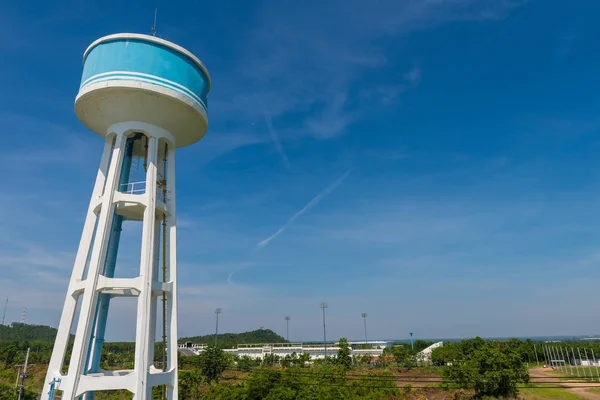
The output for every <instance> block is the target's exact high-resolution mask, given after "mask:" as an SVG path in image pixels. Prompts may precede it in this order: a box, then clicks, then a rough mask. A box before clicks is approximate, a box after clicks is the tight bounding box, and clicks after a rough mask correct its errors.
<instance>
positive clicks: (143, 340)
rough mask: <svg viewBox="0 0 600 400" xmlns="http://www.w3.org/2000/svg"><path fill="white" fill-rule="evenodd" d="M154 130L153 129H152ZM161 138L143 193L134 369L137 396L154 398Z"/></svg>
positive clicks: (153, 148) (154, 143) (151, 154)
mask: <svg viewBox="0 0 600 400" xmlns="http://www.w3.org/2000/svg"><path fill="white" fill-rule="evenodd" d="M150 134H151V132H150ZM157 164H158V138H157V137H156V136H151V137H150V140H149V146H148V170H147V171H146V193H145V195H144V197H145V199H144V203H145V206H146V209H145V210H144V220H143V227H142V250H141V253H142V254H141V261H140V277H141V279H142V284H141V292H140V294H139V296H138V307H137V329H136V348H135V371H136V374H137V376H138V380H137V384H136V391H135V393H134V396H133V399H134V400H146V399H151V398H152V387H151V386H150V385H149V384H148V373H149V371H150V365H152V359H150V350H149V347H150V346H151V345H152V346H154V338H153V337H150V334H151V332H152V331H153V329H151V328H150V326H152V325H153V326H156V313H152V281H153V280H155V277H153V274H152V272H153V270H154V249H155V247H156V244H155V240H156V239H157V238H155V232H156V186H157V184H156V179H157V168H158V165H157Z"/></svg>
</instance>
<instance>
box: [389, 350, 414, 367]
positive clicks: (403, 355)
mask: <svg viewBox="0 0 600 400" xmlns="http://www.w3.org/2000/svg"><path fill="white" fill-rule="evenodd" d="M391 351H392V356H393V357H394V361H396V365H398V366H401V365H405V366H406V365H408V366H411V365H412V363H411V361H412V351H411V349H410V348H409V347H406V346H403V345H400V346H393V347H392V350H391Z"/></svg>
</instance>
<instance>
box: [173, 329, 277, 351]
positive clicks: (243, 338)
mask: <svg viewBox="0 0 600 400" xmlns="http://www.w3.org/2000/svg"><path fill="white" fill-rule="evenodd" d="M179 342H180V343H185V342H192V343H194V344H214V343H215V335H205V336H190V337H184V338H181V339H179ZM218 342H219V345H220V346H223V347H232V346H235V345H238V344H244V343H285V342H287V340H285V339H284V338H283V337H281V336H279V335H278V334H276V333H275V332H273V331H272V330H270V329H257V330H255V331H250V332H243V333H219V337H218Z"/></svg>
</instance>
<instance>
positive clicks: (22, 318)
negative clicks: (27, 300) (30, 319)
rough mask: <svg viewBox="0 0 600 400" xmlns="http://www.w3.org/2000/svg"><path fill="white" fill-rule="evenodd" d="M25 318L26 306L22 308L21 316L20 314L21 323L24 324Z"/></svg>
mask: <svg viewBox="0 0 600 400" xmlns="http://www.w3.org/2000/svg"><path fill="white" fill-rule="evenodd" d="M26 317H27V304H25V307H23V314H21V323H22V324H24V323H25V318H26Z"/></svg>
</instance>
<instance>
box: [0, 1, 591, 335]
mask: <svg viewBox="0 0 600 400" xmlns="http://www.w3.org/2000/svg"><path fill="white" fill-rule="evenodd" d="M156 5H157V6H158V7H159V15H158V34H159V36H160V37H162V38H164V39H167V40H171V41H174V42H176V43H178V44H180V45H182V46H184V47H186V48H187V49H189V50H191V51H192V52H194V53H195V54H196V55H197V56H198V57H199V58H200V59H202V60H203V62H204V63H205V64H206V66H207V67H208V69H209V70H210V72H211V75H212V89H211V92H210V94H209V120H210V122H209V131H208V133H207V135H206V137H205V138H204V139H203V140H202V141H201V142H199V143H197V144H195V145H193V146H190V147H188V148H184V149H181V150H180V151H179V155H178V161H177V162H178V165H177V168H178V182H177V185H178V186H177V190H178V194H177V198H178V213H179V219H178V222H179V232H178V239H179V242H178V252H179V285H180V334H181V335H182V336H183V335H192V334H206V333H210V332H212V331H213V329H214V314H213V310H214V308H215V307H221V308H222V309H223V314H222V315H221V319H220V330H222V331H244V330H249V329H256V328H258V327H260V326H264V327H268V328H271V329H274V330H276V331H278V332H279V333H281V334H284V333H285V321H284V316H285V315H290V316H291V321H290V336H291V337H290V339H292V340H311V339H313V340H316V339H319V338H320V337H321V334H322V333H321V323H322V322H321V319H320V318H321V314H320V309H319V303H320V302H321V301H327V302H328V303H329V308H328V310H327V311H328V337H330V338H334V339H337V338H339V337H341V336H347V337H350V338H355V339H356V338H361V337H362V336H363V333H362V329H363V328H362V320H361V318H360V315H361V313H362V312H367V313H368V314H369V317H368V324H369V336H371V337H373V338H404V337H407V336H408V332H409V331H414V332H415V337H461V336H462V337H469V336H474V335H482V336H507V335H556V334H588V333H595V332H600V322H598V321H599V320H598V319H597V318H595V316H596V314H597V310H596V309H597V307H595V306H594V299H595V294H596V292H597V290H598V285H597V282H598V280H599V279H600V269H599V268H598V267H599V266H600V231H599V229H598V228H599V225H600V215H599V213H598V211H597V204H598V201H599V200H600V172H599V171H600V161H599V160H598V157H597V154H598V152H599V150H600V138H599V135H598V134H599V133H600V117H599V116H598V109H599V107H600V97H599V96H598V93H599V92H600V79H599V78H598V71H600V51H599V50H600V49H599V46H600V45H599V44H598V40H597V38H598V37H599V35H600V26H599V25H598V24H597V23H596V21H595V18H594V16H595V15H597V14H598V12H600V4H596V2H593V1H580V2H572V3H569V5H568V7H567V6H565V4H564V2H559V1H535V0H532V1H518V0H511V1H509V0H493V1H492V0H490V1H486V0H423V1H403V0H378V1H368V2H367V1H359V0H351V1H341V0H330V1H327V2H320V1H312V0H307V1H303V2H291V1H262V2H260V1H256V2H242V1H237V2H236V1H226V0H223V1H218V2H216V1H214V2H211V1H186V2H183V1H172V2H166V1H162V0H161V1H158V2H157V4H156ZM153 12H154V5H149V3H148V2H142V1H130V2H127V4H125V3H123V2H117V1H104V2H92V1H75V0H71V1H63V2H60V4H58V3H56V2H42V1H37V0H36V1H27V2H24V1H18V2H17V1H13V2H8V1H5V2H2V4H1V5H0V38H1V39H0V51H1V52H2V54H3V56H2V57H0V87H2V90H1V91H0V121H1V122H2V132H3V134H2V137H3V138H4V145H3V152H2V158H1V161H0V169H1V170H0V172H1V173H2V177H3V182H2V190H0V268H2V271H3V274H2V279H0V297H6V296H8V297H10V303H9V311H8V314H7V319H8V320H18V319H19V317H20V314H21V311H22V308H23V306H24V305H25V304H27V305H28V314H27V321H28V322H31V323H43V324H50V325H56V324H57V323H58V319H59V316H60V309H61V306H62V302H63V299H64V294H65V290H66V287H67V283H68V278H69V276H70V271H71V268H72V263H73V260H74V257H75V252H76V249H77V245H78V241H79V236H80V234H81V229H82V226H83V217H84V215H85V212H86V208H87V204H88V201H89V196H90V194H91V189H92V185H93V182H94V178H95V174H96V169H97V167H98V163H99V159H100V152H101V150H102V140H101V139H100V138H99V137H97V136H95V135H94V134H92V133H91V132H89V131H87V130H86V128H85V127H84V126H83V125H82V124H81V123H79V121H78V120H77V119H76V117H75V115H74V112H73V101H74V98H75V95H76V93H77V89H78V85H79V79H80V75H81V56H82V54H83V51H84V50H85V48H86V47H87V46H88V45H89V44H90V43H91V42H92V41H94V40H95V39H96V38H98V37H100V36H103V35H106V34H111V33H117V32H136V33H149V31H150V27H151V25H152V18H153ZM138 235H139V232H138V231H137V230H136V229H134V228H130V229H128V230H126V232H125V237H124V240H125V241H126V243H131V245H130V246H129V247H130V249H129V251H123V254H122V255H121V256H120V261H119V264H118V265H117V268H118V271H120V272H117V274H120V273H121V274H122V275H123V276H131V275H132V274H133V273H134V272H135V268H136V264H135V259H136V257H137V258H138V259H139V254H137V252H138V251H139V248H136V246H135V243H136V238H139V236H138ZM128 274H129V275H128ZM121 302H122V304H120V303H121ZM114 304H116V305H118V306H117V307H115V308H114V310H113V312H112V313H111V316H110V317H109V324H108V330H109V331H108V338H107V339H109V340H127V339H132V338H133V332H134V329H135V326H134V324H133V323H132V322H131V321H132V320H131V316H132V315H133V312H134V308H133V303H132V301H127V300H117V301H116V302H115V303H114Z"/></svg>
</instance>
